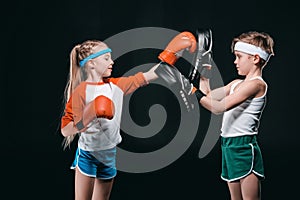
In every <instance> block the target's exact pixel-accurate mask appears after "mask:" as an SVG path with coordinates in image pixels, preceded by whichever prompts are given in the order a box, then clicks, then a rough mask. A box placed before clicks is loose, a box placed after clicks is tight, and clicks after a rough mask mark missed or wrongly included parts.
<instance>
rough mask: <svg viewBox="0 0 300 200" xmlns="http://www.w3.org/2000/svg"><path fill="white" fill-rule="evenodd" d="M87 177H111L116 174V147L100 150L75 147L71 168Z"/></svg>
mask: <svg viewBox="0 0 300 200" xmlns="http://www.w3.org/2000/svg"><path fill="white" fill-rule="evenodd" d="M76 167H77V168H78V170H79V171H80V172H81V173H82V174H84V175H86V176H89V177H95V178H99V179H111V178H113V177H115V176H116V175H117V169H116V147H114V148H111V149H107V150H101V151H84V150H82V149H80V148H77V151H76V155H75V160H74V162H73V163H72V166H71V169H75V168H76Z"/></svg>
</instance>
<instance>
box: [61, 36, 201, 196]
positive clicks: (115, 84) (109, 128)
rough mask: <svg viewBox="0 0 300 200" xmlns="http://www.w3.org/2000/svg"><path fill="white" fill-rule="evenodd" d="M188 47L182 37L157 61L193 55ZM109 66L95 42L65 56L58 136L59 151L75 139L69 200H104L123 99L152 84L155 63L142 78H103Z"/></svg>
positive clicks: (104, 48) (190, 44) (102, 46)
mask: <svg viewBox="0 0 300 200" xmlns="http://www.w3.org/2000/svg"><path fill="white" fill-rule="evenodd" d="M189 35H191V33H189ZM193 41H195V39H194V38H189V37H186V33H180V34H179V35H178V36H176V38H175V40H172V41H171V42H170V43H169V45H168V46H167V49H166V50H164V51H163V52H162V53H161V54H160V55H164V59H166V60H172V61H174V62H175V61H176V59H177V58H178V56H177V52H178V51H182V50H184V49H186V48H189V47H193V49H195V42H193ZM171 58H172V59H171ZM113 64H114V62H113V61H112V59H111V49H110V48H109V47H108V46H107V45H106V44H105V43H103V42H101V41H97V40H88V41H85V42H83V43H82V44H80V45H76V46H75V47H74V48H73V49H72V51H71V54H70V77H69V82H68V84H67V86H66V89H65V97H66V102H67V103H66V105H65V112H64V115H63V116H62V119H61V133H62V135H63V136H65V140H64V144H65V146H64V147H67V146H68V145H70V143H71V142H72V140H73V139H74V137H75V135H76V134H77V133H79V135H80V137H79V139H78V148H77V151H76V156H75V160H74V162H73V164H72V166H71V168H72V169H75V199H80V200H84V199H86V200H88V199H100V200H107V199H109V196H110V192H111V189H112V185H113V178H114V177H115V176H116V173H117V170H116V166H115V158H116V145H117V144H119V143H120V142H121V139H122V138H121V135H120V120H121V112H122V103H123V95H126V94H129V93H132V92H134V91H135V90H136V89H137V88H139V87H141V86H144V85H147V84H148V83H149V82H150V81H152V80H154V79H156V78H158V76H157V75H156V73H155V72H154V71H155V69H156V68H157V67H158V66H159V65H160V63H159V64H157V65H155V66H154V67H152V68H151V69H150V70H149V71H148V72H145V73H142V72H139V73H137V74H135V75H133V76H129V77H120V78H109V77H110V76H111V72H112V68H113ZM161 67H163V66H161Z"/></svg>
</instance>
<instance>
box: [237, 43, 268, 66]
mask: <svg viewBox="0 0 300 200" xmlns="http://www.w3.org/2000/svg"><path fill="white" fill-rule="evenodd" d="M234 50H235V51H241V52H244V53H247V54H250V55H256V54H257V55H259V57H261V58H262V59H264V60H265V61H268V60H269V57H270V54H268V53H267V52H266V51H264V50H262V49H261V48H260V47H257V46H255V45H252V44H248V43H245V42H237V43H235V45H234Z"/></svg>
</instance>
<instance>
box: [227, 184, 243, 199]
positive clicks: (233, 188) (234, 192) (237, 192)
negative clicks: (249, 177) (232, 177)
mask: <svg viewBox="0 0 300 200" xmlns="http://www.w3.org/2000/svg"><path fill="white" fill-rule="evenodd" d="M227 184H228V188H229V191H230V197H231V200H243V198H242V191H241V184H240V182H239V181H234V182H227Z"/></svg>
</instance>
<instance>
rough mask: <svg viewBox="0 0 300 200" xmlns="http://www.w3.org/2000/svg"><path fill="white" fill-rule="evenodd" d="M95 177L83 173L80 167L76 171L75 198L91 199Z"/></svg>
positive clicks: (81, 199) (80, 199)
mask: <svg viewBox="0 0 300 200" xmlns="http://www.w3.org/2000/svg"><path fill="white" fill-rule="evenodd" d="M94 181H95V178H92V177H88V176H86V175H84V174H82V173H81V172H80V171H79V169H78V168H76V172H75V200H90V199H91V198H92V195H93V188H94Z"/></svg>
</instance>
